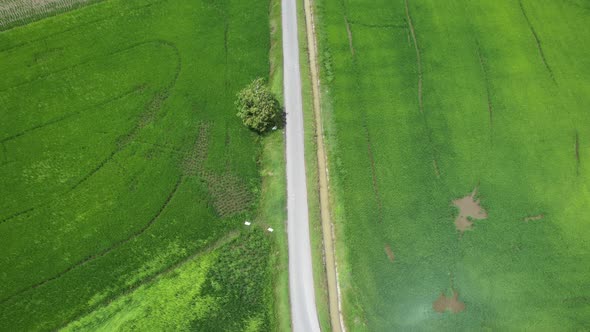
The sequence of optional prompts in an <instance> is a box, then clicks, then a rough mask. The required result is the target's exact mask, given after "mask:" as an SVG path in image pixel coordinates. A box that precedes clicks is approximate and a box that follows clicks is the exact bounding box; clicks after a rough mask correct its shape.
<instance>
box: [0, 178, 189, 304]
mask: <svg viewBox="0 0 590 332" xmlns="http://www.w3.org/2000/svg"><path fill="white" fill-rule="evenodd" d="M183 179H184V178H183V177H182V176H180V177H179V178H178V180H177V181H176V184H175V185H174V188H173V189H172V191H171V192H170V193H169V194H168V197H166V200H165V201H164V203H163V204H162V206H161V207H160V208H159V209H158V211H157V212H156V214H155V215H154V216H153V217H152V218H151V219H150V220H149V221H148V223H147V224H145V225H144V226H143V227H142V228H140V229H139V230H138V231H136V232H135V233H133V234H131V235H130V236H128V237H127V238H125V239H123V240H120V241H118V242H116V243H115V244H113V245H112V246H110V247H108V248H106V249H103V250H102V251H100V252H98V253H96V254H94V255H91V256H88V257H86V258H84V259H83V260H81V261H79V262H78V263H76V264H74V265H72V266H70V267H68V268H67V269H65V270H63V271H61V272H59V273H58V274H56V275H54V276H53V277H50V278H47V279H45V280H43V281H41V282H38V283H36V284H34V285H32V286H29V287H27V288H23V289H21V290H19V291H17V292H16V293H13V294H12V295H9V296H8V297H6V298H4V299H2V300H0V304H4V303H6V302H8V301H10V300H13V299H15V298H17V297H18V296H20V295H22V294H23V293H26V292H29V291H31V290H34V289H36V288H39V287H41V286H43V285H45V284H47V283H49V282H52V281H54V280H57V279H59V278H61V277H63V276H64V275H66V274H67V273H68V272H70V271H72V270H74V269H76V268H79V267H81V266H83V265H86V264H88V263H89V262H92V261H94V260H95V259H97V258H100V257H103V256H106V255H107V254H109V253H111V252H112V251H114V250H116V249H117V248H119V247H121V246H122V245H124V244H126V243H129V242H131V241H132V240H134V239H136V238H137V237H139V236H141V235H142V234H143V233H145V232H146V231H147V230H148V229H149V228H150V227H151V226H152V225H154V223H155V222H156V221H157V220H158V219H159V218H160V216H161V215H162V213H163V212H164V210H165V209H166V208H167V207H168V205H169V204H170V201H172V198H173V197H174V195H175V194H176V192H177V191H178V188H179V187H180V184H181V183H182V180H183Z"/></svg>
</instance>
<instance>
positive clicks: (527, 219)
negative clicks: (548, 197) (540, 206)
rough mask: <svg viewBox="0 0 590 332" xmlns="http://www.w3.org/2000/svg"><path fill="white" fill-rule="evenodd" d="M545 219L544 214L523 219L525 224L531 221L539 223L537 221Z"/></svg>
mask: <svg viewBox="0 0 590 332" xmlns="http://www.w3.org/2000/svg"><path fill="white" fill-rule="evenodd" d="M543 218H545V215H544V214H538V215H536V216H528V217H526V218H524V219H523V221H524V222H529V221H537V220H541V219H543Z"/></svg>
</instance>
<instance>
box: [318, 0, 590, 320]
mask: <svg viewBox="0 0 590 332" xmlns="http://www.w3.org/2000/svg"><path fill="white" fill-rule="evenodd" d="M316 7H317V8H316V10H317V13H316V14H317V17H318V19H319V21H320V25H319V28H318V31H319V34H320V35H319V40H320V49H321V62H322V68H321V71H322V83H323V88H324V91H325V93H324V105H323V112H324V120H325V122H326V130H327V136H328V139H329V141H328V144H329V148H330V158H329V159H330V166H331V172H330V175H331V176H330V180H331V183H332V185H333V188H334V190H333V191H334V194H335V197H334V201H335V202H336V205H335V209H334V210H335V213H336V217H337V218H336V219H337V220H336V228H337V239H338V241H339V243H338V249H339V251H338V258H339V271H340V281H341V286H342V292H343V305H344V317H345V320H346V324H347V326H348V328H349V330H351V331H358V330H360V331H395V330H401V331H404V330H437V331H438V330H517V331H519V330H583V329H585V328H588V326H589V325H590V283H589V279H588V276H589V275H590V264H588V263H586V262H588V261H590V242H588V241H587V238H588V237H589V236H590V224H589V222H590V214H589V213H588V211H587V206H588V205H589V204H590V190H589V187H588V183H589V182H588V181H589V177H590V167H589V166H588V165H589V164H588V160H590V143H589V142H590V127H589V126H588V123H590V113H589V112H588V108H589V107H590V85H589V84H588V77H590V62H589V61H588V59H590V25H588V21H589V20H590V10H589V8H588V5H587V2H584V1H531V0H521V1H492V0H489V1H488V0H485V1H484V0H481V1H467V0H454V1H438V0H407V1H404V0H398V1H386V0H379V1H368V0H320V1H318V2H317V4H316ZM474 189H476V190H477V192H476V197H477V198H479V199H480V204H481V207H482V208H483V209H484V210H485V211H486V212H487V218H484V219H481V220H475V219H472V220H471V221H472V222H473V226H472V229H471V230H467V231H465V232H464V233H461V232H460V231H458V230H457V229H456V228H455V225H454V220H455V218H456V217H457V215H458V213H459V210H458V209H457V208H456V207H455V206H453V204H452V202H453V200H456V199H458V198H461V197H465V196H467V195H469V194H471V193H472V192H474ZM454 291H456V292H457V293H458V297H457V298H458V301H460V302H462V303H463V304H464V305H465V309H464V310H463V311H462V312H458V313H452V312H451V311H449V310H447V311H445V312H442V313H439V312H436V311H435V310H434V307H433V306H434V302H435V300H437V298H439V296H441V293H442V294H444V295H446V296H447V297H451V295H452V294H453V292H454Z"/></svg>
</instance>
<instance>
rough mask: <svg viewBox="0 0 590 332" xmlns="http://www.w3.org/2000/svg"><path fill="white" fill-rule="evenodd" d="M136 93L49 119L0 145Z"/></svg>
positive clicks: (116, 97)
mask: <svg viewBox="0 0 590 332" xmlns="http://www.w3.org/2000/svg"><path fill="white" fill-rule="evenodd" d="M137 91H139V89H138V88H133V89H131V90H129V91H127V92H124V93H122V94H119V95H117V96H115V97H114V98H111V99H109V100H105V101H102V102H100V103H98V104H95V105H92V106H90V107H88V108H84V109H80V110H77V111H75V112H72V113H69V114H65V115H62V116H60V117H57V118H54V119H51V120H49V121H47V122H44V123H41V124H38V125H35V126H33V127H31V128H27V129H25V130H23V131H20V132H18V133H16V134H13V135H10V136H8V137H5V138H3V139H1V140H0V143H4V142H8V141H12V140H14V139H16V138H19V137H21V136H23V135H26V134H28V133H30V132H32V131H35V130H37V129H41V128H44V127H47V126H50V125H52V124H56V123H58V122H61V121H64V120H67V119H69V118H72V117H74V116H76V115H79V114H81V113H83V112H84V111H85V110H91V109H95V108H96V109H100V108H101V107H103V106H105V105H108V104H110V103H111V102H114V101H119V100H121V99H123V98H125V97H127V96H129V95H131V94H133V93H136V92H137Z"/></svg>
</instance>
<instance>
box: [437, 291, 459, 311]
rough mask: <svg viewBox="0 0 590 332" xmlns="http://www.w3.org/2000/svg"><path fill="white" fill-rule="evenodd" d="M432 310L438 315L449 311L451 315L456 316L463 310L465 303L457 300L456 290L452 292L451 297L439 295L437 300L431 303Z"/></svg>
mask: <svg viewBox="0 0 590 332" xmlns="http://www.w3.org/2000/svg"><path fill="white" fill-rule="evenodd" d="M432 308H433V309H434V311H436V312H439V313H443V312H445V311H447V310H450V311H451V312H452V313H454V314H456V313H459V312H461V311H463V310H465V303H463V302H462V301H460V300H459V293H457V291H456V290H453V296H452V297H447V296H446V295H445V294H444V293H440V296H439V297H438V299H436V301H434V303H432Z"/></svg>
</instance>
